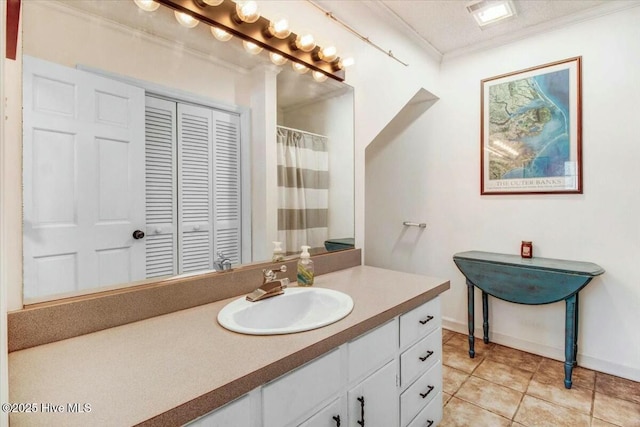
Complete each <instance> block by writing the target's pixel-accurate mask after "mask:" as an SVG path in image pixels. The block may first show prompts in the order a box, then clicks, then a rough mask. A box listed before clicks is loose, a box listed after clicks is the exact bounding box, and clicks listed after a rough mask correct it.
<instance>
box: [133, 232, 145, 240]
mask: <svg viewBox="0 0 640 427" xmlns="http://www.w3.org/2000/svg"><path fill="white" fill-rule="evenodd" d="M143 237H144V232H143V231H142V230H136V231H134V232H133V238H134V239H136V240H138V239H142V238H143Z"/></svg>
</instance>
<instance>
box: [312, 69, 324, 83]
mask: <svg viewBox="0 0 640 427" xmlns="http://www.w3.org/2000/svg"><path fill="white" fill-rule="evenodd" d="M311 75H312V76H313V80H315V81H317V82H319V83H322V82H323V81H325V80H327V75H326V74H324V73H321V72H320V71H314V72H313V73H311Z"/></svg>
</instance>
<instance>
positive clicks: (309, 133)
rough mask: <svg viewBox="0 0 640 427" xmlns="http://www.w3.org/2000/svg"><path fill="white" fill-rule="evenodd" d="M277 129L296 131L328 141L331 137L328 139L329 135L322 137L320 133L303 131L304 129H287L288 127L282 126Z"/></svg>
mask: <svg viewBox="0 0 640 427" xmlns="http://www.w3.org/2000/svg"><path fill="white" fill-rule="evenodd" d="M276 127H278V128H282V129H287V130H292V131H295V132H302V133H306V134H307V135H313V136H319V137H321V138H327V139H329V137H328V136H327V135H320V134H319V133H313V132H307V131H306V130H302V129H294V128H288V127H286V126H280V125H277V126H276Z"/></svg>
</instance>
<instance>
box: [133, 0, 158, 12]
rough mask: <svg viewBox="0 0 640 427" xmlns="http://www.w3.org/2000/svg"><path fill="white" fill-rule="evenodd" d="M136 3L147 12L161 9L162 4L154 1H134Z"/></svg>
mask: <svg viewBox="0 0 640 427" xmlns="http://www.w3.org/2000/svg"><path fill="white" fill-rule="evenodd" d="M133 1H134V3H135V4H136V5H137V6H138V7H139V8H140V9H142V10H144V11H145V12H153V11H154V10H156V9H158V8H159V7H160V3H156V2H155V1H153V0H133Z"/></svg>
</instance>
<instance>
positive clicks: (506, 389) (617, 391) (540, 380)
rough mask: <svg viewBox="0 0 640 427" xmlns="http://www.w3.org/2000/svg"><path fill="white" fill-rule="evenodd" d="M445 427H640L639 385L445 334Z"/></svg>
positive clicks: (443, 340)
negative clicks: (567, 381) (569, 380)
mask: <svg viewBox="0 0 640 427" xmlns="http://www.w3.org/2000/svg"><path fill="white" fill-rule="evenodd" d="M442 342H443V351H442V354H443V356H442V357H443V365H444V366H443V380H444V382H443V389H444V395H443V404H444V416H443V419H442V423H441V426H443V427H454V426H460V427H463V426H464V427H468V426H478V427H494V426H496V427H498V426H506V427H509V426H519V427H522V426H527V427H534V426H549V427H563V426H567V427H579V426H587V427H588V426H592V427H606V426H624V427H631V426H638V427H640V383H638V382H634V381H630V380H627V379H623V378H619V377H614V376H612V375H608V374H603V373H601V372H595V371H591V370H589V369H585V368H581V367H577V368H576V369H574V370H573V387H572V388H571V389H570V390H567V389H565V388H564V368H563V363H562V362H558V361H555V360H551V359H547V358H545V357H541V356H537V355H534V354H530V353H525V352H523V351H520V350H515V349H512V348H509V347H504V346H501V345H498V344H493V343H489V344H484V343H483V342H482V337H480V339H478V337H476V343H475V350H476V356H475V358H473V359H471V358H469V353H468V351H469V343H468V340H467V336H466V335H463V334H458V333H455V332H451V331H448V330H443V333H442Z"/></svg>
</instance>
